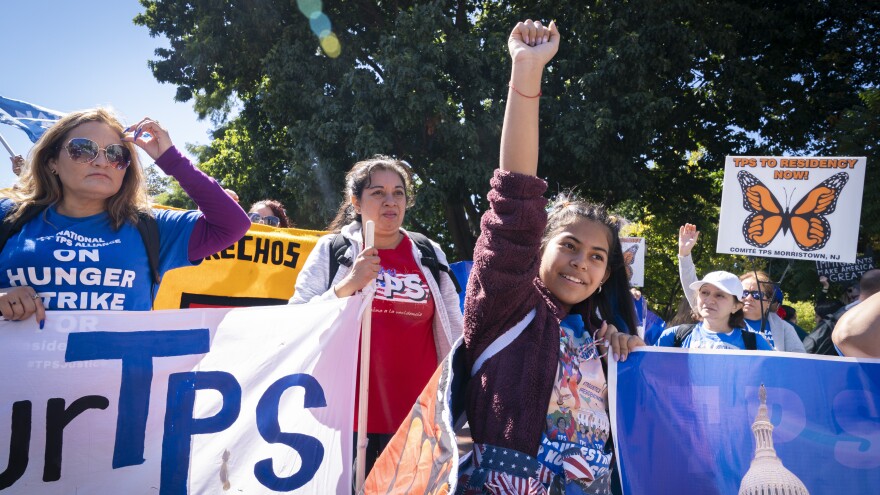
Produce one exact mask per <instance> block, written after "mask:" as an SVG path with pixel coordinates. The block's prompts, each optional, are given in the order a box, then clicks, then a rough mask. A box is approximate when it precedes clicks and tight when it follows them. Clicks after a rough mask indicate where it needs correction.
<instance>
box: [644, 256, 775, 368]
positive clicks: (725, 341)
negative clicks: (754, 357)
mask: <svg viewBox="0 0 880 495" xmlns="http://www.w3.org/2000/svg"><path fill="white" fill-rule="evenodd" d="M688 288H689V289H690V290H692V291H694V293H695V294H694V295H695V299H696V305H695V307H694V309H695V310H696V311H697V313H699V315H700V317H701V318H702V319H703V320H702V321H701V322H699V323H696V324H693V325H679V326H677V327H672V328H668V329H666V330H665V331H664V332H663V333H662V334H661V335H660V338H659V339H658V340H657V343H656V344H655V345H657V346H661V347H684V348H690V349H749V350H759V351H772V350H775V349H774V348H773V346H771V345H770V344H769V343H768V342H767V340H766V339H764V337H762V336H761V335H758V334H756V333H753V332H749V331H747V330H745V320H744V318H743V303H742V297H743V285H742V282H740V280H739V277H737V276H736V275H734V274H732V273H730V272H723V271H719V272H712V273H709V274H707V275H706V276H705V277H703V280H699V281H697V282H694V283H692V284H690V286H688Z"/></svg>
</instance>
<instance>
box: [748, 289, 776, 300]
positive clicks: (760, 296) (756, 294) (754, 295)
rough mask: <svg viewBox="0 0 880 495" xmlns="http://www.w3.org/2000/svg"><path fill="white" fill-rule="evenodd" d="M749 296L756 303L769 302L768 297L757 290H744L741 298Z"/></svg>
mask: <svg viewBox="0 0 880 495" xmlns="http://www.w3.org/2000/svg"><path fill="white" fill-rule="evenodd" d="M749 296H752V299H754V300H756V301H769V300H770V296H768V295H767V294H764V293H763V292H761V291H759V290H744V291H743V297H742V298H743V299H745V298H747V297H749Z"/></svg>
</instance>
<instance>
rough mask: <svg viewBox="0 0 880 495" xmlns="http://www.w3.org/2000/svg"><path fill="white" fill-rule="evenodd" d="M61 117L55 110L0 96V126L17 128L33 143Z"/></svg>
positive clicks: (61, 114)
mask: <svg viewBox="0 0 880 495" xmlns="http://www.w3.org/2000/svg"><path fill="white" fill-rule="evenodd" d="M63 116H64V114H63V113H61V112H56V111H55V110H49V109H48V108H43V107H38V106H36V105H32V104H30V103H25V102H23V101H18V100H12V99H9V98H4V97H2V96H0V124H9V125H11V126H14V127H18V128H19V129H21V130H23V131H24V132H26V133H27V135H28V137H29V138H30V140H31V142H34V143H36V142H37V140H38V139H40V136H42V135H43V133H44V132H45V131H46V129H48V128H50V127H52V125H53V124H55V121H57V120H58V119H60V118H61V117H63Z"/></svg>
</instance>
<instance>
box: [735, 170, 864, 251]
mask: <svg viewBox="0 0 880 495" xmlns="http://www.w3.org/2000/svg"><path fill="white" fill-rule="evenodd" d="M736 177H737V179H739V185H740V187H741V188H742V192H743V208H745V210H746V211H749V212H751V213H750V214H749V216H748V218H746V221H745V222H744V223H743V227H742V234H743V237H744V238H745V240H746V242H748V243H749V244H751V245H752V246H755V247H759V248H763V247H766V246H767V245H768V244H770V242H772V241H773V239H774V238H775V237H776V234H778V233H779V231H780V230H782V233H783V234H787V233H788V231H789V230H790V231H791V233H792V235H793V236H794V242H796V243H797V245H798V246H800V248H801V249H802V250H803V251H815V250H817V249H822V248H823V247H824V246H825V244H826V243H827V242H828V239H829V238H830V237H831V225H830V224H829V223H828V220H826V219H825V215H830V214H832V213H834V209H835V208H837V199H838V198H840V192H841V191H842V190H843V186H845V185H846V183H847V181H848V180H849V175H847V174H846V173H845V172H840V173H838V174H835V175H832V176H831V177H829V178H827V179H825V180H824V181H822V183H820V184H819V185H818V186H816V187H814V188H813V189H811V190H810V192H808V193H807V195H806V196H804V197H803V198H801V200H800V201H798V203H797V204H796V205H795V206H794V208H792V209H791V210H789V209H788V207H786V208H785V209H783V208H782V206H781V205H780V204H779V201H778V200H777V199H776V196H774V195H773V193H772V192H770V189H768V188H767V186H765V185H764V183H763V182H761V181H760V180H758V178H757V177H755V176H754V175H752V174H750V173H748V172H746V171H745V170H741V171H740V172H739V173H738V174H737V175H736Z"/></svg>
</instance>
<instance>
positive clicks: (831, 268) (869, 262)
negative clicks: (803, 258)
mask: <svg viewBox="0 0 880 495" xmlns="http://www.w3.org/2000/svg"><path fill="white" fill-rule="evenodd" d="M873 268H874V257H873V256H859V257H858V258H856V262H855V263H834V262H831V261H817V262H816V272H818V273H819V276H820V277H821V276H825V277H828V281H829V282H831V283H835V284H851V283H854V282H855V281H857V280H858V279H859V278H861V276H862V274H863V273H865V272H866V271H868V270H871V269H873Z"/></svg>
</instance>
